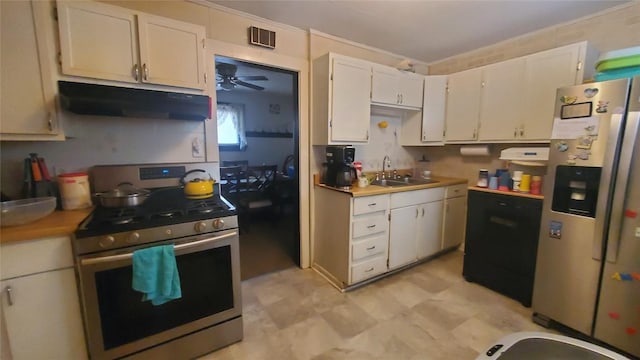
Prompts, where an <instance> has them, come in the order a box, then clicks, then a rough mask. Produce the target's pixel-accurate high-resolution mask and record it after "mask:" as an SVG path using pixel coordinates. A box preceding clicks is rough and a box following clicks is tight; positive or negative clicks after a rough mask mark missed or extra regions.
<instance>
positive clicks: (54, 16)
mask: <svg viewBox="0 0 640 360" xmlns="http://www.w3.org/2000/svg"><path fill="white" fill-rule="evenodd" d="M51 16H53V20H54V21H58V7H57V6H54V7H53V12H52V13H51Z"/></svg>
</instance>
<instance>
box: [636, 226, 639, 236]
mask: <svg viewBox="0 0 640 360" xmlns="http://www.w3.org/2000/svg"><path fill="white" fill-rule="evenodd" d="M636 237H637V238H640V226H638V227H636Z"/></svg>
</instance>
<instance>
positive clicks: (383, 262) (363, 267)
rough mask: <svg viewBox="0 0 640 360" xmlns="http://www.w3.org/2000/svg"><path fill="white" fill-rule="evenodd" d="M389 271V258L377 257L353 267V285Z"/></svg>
mask: <svg viewBox="0 0 640 360" xmlns="http://www.w3.org/2000/svg"><path fill="white" fill-rule="evenodd" d="M386 271H387V258H386V257H385V256H379V257H375V258H373V259H371V260H367V261H365V262H362V263H360V264H358V265H354V266H352V267H351V284H355V283H357V282H360V281H363V280H366V279H369V278H371V277H374V276H376V275H380V274H382V273H384V272H386Z"/></svg>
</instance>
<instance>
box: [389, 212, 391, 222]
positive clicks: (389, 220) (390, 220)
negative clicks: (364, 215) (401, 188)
mask: <svg viewBox="0 0 640 360" xmlns="http://www.w3.org/2000/svg"><path fill="white" fill-rule="evenodd" d="M389 221H391V213H389Z"/></svg>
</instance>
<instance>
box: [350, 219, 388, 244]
mask: <svg viewBox="0 0 640 360" xmlns="http://www.w3.org/2000/svg"><path fill="white" fill-rule="evenodd" d="M352 226H353V229H352V230H351V231H352V238H354V239H355V238H359V237H362V236H367V235H373V234H377V233H380V232H386V231H387V229H388V228H389V221H387V216H386V215H384V214H381V215H372V216H366V217H363V218H361V219H354V220H353V223H352Z"/></svg>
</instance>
